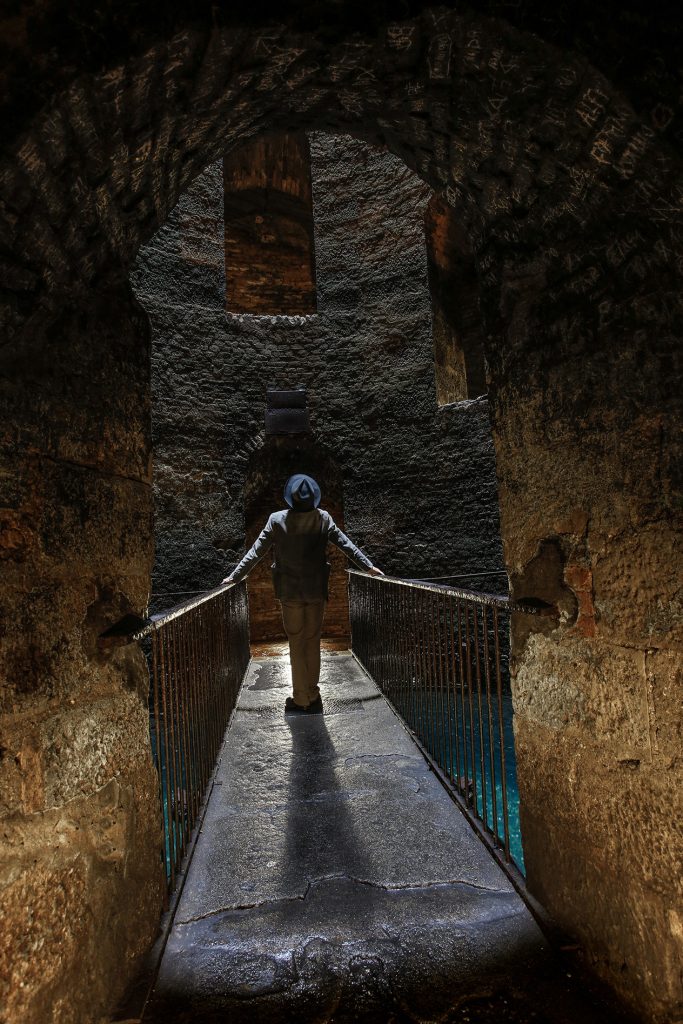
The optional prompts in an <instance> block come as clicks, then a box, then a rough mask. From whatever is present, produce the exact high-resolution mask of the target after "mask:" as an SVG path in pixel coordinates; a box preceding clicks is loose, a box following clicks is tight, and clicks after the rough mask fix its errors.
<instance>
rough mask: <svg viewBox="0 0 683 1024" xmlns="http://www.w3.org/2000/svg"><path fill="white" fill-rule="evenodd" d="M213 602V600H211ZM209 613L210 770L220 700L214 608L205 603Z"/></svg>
mask: <svg viewBox="0 0 683 1024" xmlns="http://www.w3.org/2000/svg"><path fill="white" fill-rule="evenodd" d="M211 604H215V602H211ZM207 611H208V613H209V662H210V665H211V737H212V739H211V747H212V751H213V756H212V758H211V770H212V771H213V769H214V766H215V764H216V758H217V757H218V733H219V728H220V700H219V684H218V671H217V668H218V666H217V663H216V662H217V659H216V609H215V608H212V607H210V606H209V605H207Z"/></svg>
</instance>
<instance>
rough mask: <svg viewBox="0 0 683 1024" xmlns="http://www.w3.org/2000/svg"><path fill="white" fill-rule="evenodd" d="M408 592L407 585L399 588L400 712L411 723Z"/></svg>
mask: <svg viewBox="0 0 683 1024" xmlns="http://www.w3.org/2000/svg"><path fill="white" fill-rule="evenodd" d="M407 593H408V588H407V587H399V588H398V609H399V612H398V614H399V619H398V623H399V626H398V628H399V631H400V646H399V653H400V659H401V677H400V701H401V706H400V712H401V715H402V716H403V717H404V718H405V719H406V721H407V722H408V724H410V723H411V718H412V715H411V709H410V689H411V688H410V647H409V644H408V632H407V620H408V612H407V605H406V595H407Z"/></svg>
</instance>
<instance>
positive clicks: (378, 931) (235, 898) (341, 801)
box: [150, 656, 545, 1021]
mask: <svg viewBox="0 0 683 1024" xmlns="http://www.w3.org/2000/svg"><path fill="white" fill-rule="evenodd" d="M324 660H325V661H326V662H327V661H330V662H332V665H331V667H330V668H327V669H326V674H327V678H326V680H325V682H324V683H323V684H322V690H323V702H324V703H325V701H326V700H329V699H331V698H330V694H335V695H337V696H338V697H340V698H356V699H357V700H358V701H359V702H361V710H360V711H352V710H347V711H346V712H344V711H341V712H340V713H338V714H335V715H322V716H318V715H316V716H305V717H294V718H287V719H285V718H284V715H281V716H279V717H271V718H268V717H263V716H261V715H260V714H254V711H255V710H256V711H259V710H263V709H266V708H268V707H270V708H277V707H280V708H281V707H282V705H283V704H284V698H285V696H286V695H287V694H288V692H289V680H288V674H287V671H286V668H287V665H286V659H284V658H273V659H261V660H259V661H256V662H253V663H252V665H251V667H250V671H249V673H248V675H247V679H246V680H245V684H244V687H243V689H242V692H241V694H240V698H239V701H238V708H237V712H236V714H235V716H234V718H233V721H232V725H231V728H230V730H229V732H228V733H227V734H226V739H225V743H224V746H223V750H222V752H221V759H220V765H219V768H218V771H217V775H216V784H215V786H214V789H213V793H212V796H211V799H210V801H209V806H208V809H207V813H206V816H205V819H204V822H203V826H202V830H201V833H200V836H199V839H198V842H197V846H196V850H195V853H194V857H193V860H192V863H191V865H190V869H189V872H188V876H187V880H186V883H185V888H184V890H183V893H182V896H181V899H180V902H179V905H178V908H177V912H176V917H175V922H174V926H173V930H172V933H171V936H170V938H169V941H168V944H167V947H166V951H165V954H164V958H163V961H162V965H161V971H160V975H159V979H158V984H157V987H156V990H155V996H154V1003H153V1007H154V1014H156V1015H157V1016H156V1017H154V1015H153V1016H152V1017H151V1018H150V1019H158V1020H164V1021H174V1020H176V1019H177V1020H178V1021H180V1020H183V1019H187V1020H188V1021H189V1020H192V1021H203V1020H206V1021H209V1020H214V1019H215V1020H224V1019H228V1017H229V1019H230V1020H231V1021H241V1020H251V1021H254V1020H258V1021H261V1020H263V1021H267V1020H272V1021H289V1020H294V1019H296V1020H297V1021H306V1020H309V1019H310V1020H311V1021H313V1020H325V1019H331V1015H335V1016H334V1019H335V1020H337V1019H340V1020H342V1019H347V1018H346V1017H344V1014H343V1013H341V1010H340V1007H342V1006H344V1007H346V1009H345V1010H344V1013H348V1014H351V1016H349V1017H348V1019H349V1020H355V1019H361V1017H362V1014H361V1011H360V1009H359V1007H360V1006H361V1004H362V1006H363V1007H365V1009H363V1011H362V1013H363V1014H364V1013H365V1012H366V1010H367V1008H368V1007H372V1006H375V1005H376V1006H381V1005H383V1004H386V1005H387V1006H393V1007H396V1008H399V1009H400V1012H401V1013H403V1014H408V1017H409V1019H412V1017H413V1014H416V1015H417V1016H415V1019H425V1016H424V1014H425V1013H427V1017H429V1015H430V1014H431V1015H433V1016H434V1015H439V1014H442V1013H443V1012H445V1011H446V1010H447V1009H448V1005H450V1003H449V1000H450V1001H451V1002H452V1000H453V998H454V992H457V993H460V994H462V991H463V990H464V989H466V991H467V992H468V993H474V992H478V991H479V990H480V988H481V985H482V984H483V982H482V979H484V978H488V979H489V980H490V978H491V977H493V976H494V975H495V976H498V975H499V974H500V973H501V972H502V973H503V974H504V973H505V972H506V971H508V970H510V969H511V964H514V965H516V967H515V969H518V968H519V967H520V965H521V964H523V963H527V962H529V961H530V960H534V958H539V957H540V958H541V959H542V958H543V957H544V956H545V945H544V941H543V939H542V937H541V935H540V932H539V931H538V928H537V926H536V925H535V923H534V921H533V919H532V918H531V915H530V914H529V912H528V910H527V909H526V907H525V905H524V903H523V902H522V900H521V899H520V898H519V896H518V895H517V894H516V893H515V891H514V890H513V888H512V886H511V884H510V882H509V880H508V879H507V877H506V876H505V875H504V874H503V872H502V871H501V870H500V869H499V868H498V866H497V864H496V863H495V862H494V861H493V859H492V858H491V857H490V855H489V853H488V851H487V850H486V849H485V847H484V846H483V845H482V844H481V842H480V841H479V839H478V838H477V837H476V835H475V834H474V832H473V831H472V829H471V828H470V826H469V825H468V823H467V821H466V820H465V818H464V817H463V816H462V814H461V813H460V811H459V810H458V809H457V807H456V806H455V805H454V803H453V802H452V801H451V799H450V798H449V796H448V794H447V793H446V792H445V790H444V789H443V787H442V786H441V784H440V783H439V782H438V780H437V779H436V777H435V776H434V774H433V773H432V772H431V771H430V770H429V767H428V765H427V763H426V762H425V760H424V758H423V757H422V755H421V754H420V751H419V750H418V748H417V747H416V745H415V744H414V743H413V741H412V739H411V738H410V735H409V734H408V733H407V731H406V730H405V729H404V727H403V726H402V725H401V723H400V722H399V720H398V719H397V717H396V716H395V715H394V713H393V711H392V710H391V708H390V707H389V705H388V703H387V702H386V700H385V699H384V697H383V696H382V695H381V694H380V692H379V691H378V689H377V687H376V686H375V684H374V683H372V681H371V680H369V679H368V677H367V676H366V675H365V673H364V672H363V671H362V670H361V669H360V667H359V666H358V664H357V663H356V662H355V660H354V659H353V658H351V657H349V656H341V657H339V656H336V657H335V658H334V659H331V658H330V659H324ZM340 706H343V705H341V704H340ZM463 986H464V989H463ZM458 998H460V996H458ZM359 1000H360V1002H358V1001H359ZM171 1003H172V1004H173V1005H174V1006H175V1007H176V1009H177V1013H178V1014H180V1016H177V1017H176V1016H169V1013H170V1010H169V1007H170V1005H171ZM354 1006H355V1007H356V1009H355V1010H353V1009H349V1008H353V1007H354ZM183 1007H184V1009H183ZM335 1007H336V1008H337V1009H336V1010H335ZM417 1007H420V1008H421V1009H420V1011H419V1013H418V1010H417ZM324 1008H327V1009H324ZM328 1011H329V1012H328ZM427 1011H428V1012H427ZM368 1012H369V1011H368ZM339 1013H341V1016H339V1017H338V1014H339ZM183 1014H186V1016H185V1017H183ZM354 1014H355V1016H354ZM212 1015H213V1016H212ZM420 1015H422V1016H420ZM385 1019H387V1018H385Z"/></svg>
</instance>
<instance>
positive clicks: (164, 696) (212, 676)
mask: <svg viewBox="0 0 683 1024" xmlns="http://www.w3.org/2000/svg"><path fill="white" fill-rule="evenodd" d="M136 640H137V641H142V642H143V647H144V648H146V653H147V655H148V659H149V663H150V676H151V680H150V697H149V704H150V735H151V742H152V752H153V755H154V761H155V764H156V768H157V773H158V777H159V792H160V802H161V813H162V817H163V848H162V851H161V856H162V860H163V863H164V866H165V871H166V882H167V892H169V893H170V892H171V891H172V890H173V888H174V886H175V881H176V875H177V873H178V869H179V867H180V863H181V860H182V858H183V856H184V854H185V852H186V850H187V848H188V843H189V841H190V836H191V833H192V830H193V827H194V825H195V823H196V821H197V818H198V815H199V813H200V810H201V807H202V804H203V801H204V795H205V792H206V788H207V785H208V783H209V780H210V778H211V774H212V772H213V769H214V765H215V762H216V759H217V757H218V752H219V750H220V745H221V741H222V739H223V734H224V732H225V729H226V727H227V725H228V722H229V719H230V715H231V714H232V711H233V709H234V707H235V704H236V701H237V696H238V693H239V689H240V686H241V683H242V679H243V678H244V673H245V671H246V669H247V666H248V664H249V657H250V655H249V612H248V605H247V593H246V587H245V585H244V583H237V584H234V583H233V584H227V585H225V586H222V587H218V588H217V589H216V590H213V591H209V592H207V593H206V594H204V595H202V596H201V597H198V598H194V599H193V600H191V601H186V602H184V603H183V604H181V605H177V606H176V607H175V608H171V609H170V610H169V611H166V612H162V613H161V614H158V615H153V616H152V617H151V618H149V619H147V620H139V619H138V620H137V621H135V620H132V618H129V619H127V620H123V621H122V622H121V623H119V624H118V625H117V626H116V627H114V628H113V629H111V630H108V631H107V633H105V634H103V636H102V637H101V638H100V643H101V645H102V646H105V647H106V646H112V645H114V644H121V643H130V642H132V641H136Z"/></svg>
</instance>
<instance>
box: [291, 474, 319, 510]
mask: <svg viewBox="0 0 683 1024" xmlns="http://www.w3.org/2000/svg"><path fill="white" fill-rule="evenodd" d="M285 501H286V502H287V504H288V505H289V507H290V508H291V509H293V510H294V511H295V512H309V511H310V510H311V509H312V508H317V507H318V505H319V504H320V488H319V487H318V485H317V483H316V482H315V480H314V479H313V477H312V476H306V474H305V473H295V474H294V476H290V478H289V480H288V481H287V483H286V484H285Z"/></svg>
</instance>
